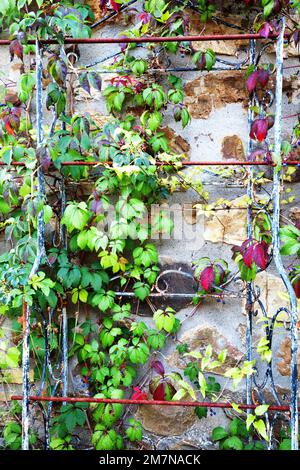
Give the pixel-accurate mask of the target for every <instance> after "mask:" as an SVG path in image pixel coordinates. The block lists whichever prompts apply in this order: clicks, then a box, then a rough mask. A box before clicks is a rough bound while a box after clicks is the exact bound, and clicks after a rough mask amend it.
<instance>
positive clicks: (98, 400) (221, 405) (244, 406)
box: [10, 395, 290, 412]
mask: <svg viewBox="0 0 300 470" xmlns="http://www.w3.org/2000/svg"><path fill="white" fill-rule="evenodd" d="M10 399H11V400H13V401H19V400H21V399H22V397H21V396H20V395H13V396H11V397H10ZM29 400H30V401H33V402H53V403H63V402H66V403H120V404H122V405H150V406H155V405H156V406H186V407H200V408H225V409H230V408H233V406H232V404H231V403H218V402H200V401H161V400H132V399H130V398H124V399H119V398H92V397H46V396H43V397H37V396H30V397H29ZM236 405H237V406H238V407H239V408H240V409H241V410H248V409H249V410H255V408H257V406H259V404H256V405H253V404H246V403H240V404H235V405H234V406H236ZM268 411H283V412H289V411H290V407H289V406H284V405H270V406H269V408H268Z"/></svg>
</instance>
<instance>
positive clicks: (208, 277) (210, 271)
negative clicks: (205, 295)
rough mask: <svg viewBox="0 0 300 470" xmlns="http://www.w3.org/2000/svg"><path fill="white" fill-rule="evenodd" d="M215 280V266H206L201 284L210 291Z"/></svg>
mask: <svg viewBox="0 0 300 470" xmlns="http://www.w3.org/2000/svg"><path fill="white" fill-rule="evenodd" d="M214 280H215V272H214V268H213V267H212V266H207V268H205V269H204V270H203V271H202V273H201V275H200V282H201V285H202V287H203V289H204V290H205V291H206V292H209V291H210V289H211V288H212V286H213V284H214Z"/></svg>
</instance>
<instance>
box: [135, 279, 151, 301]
mask: <svg viewBox="0 0 300 470" xmlns="http://www.w3.org/2000/svg"><path fill="white" fill-rule="evenodd" d="M133 290H134V295H135V296H136V297H137V298H138V299H140V300H145V299H146V297H148V295H149V294H150V286H149V285H148V284H145V283H144V282H135V283H134V285H133Z"/></svg>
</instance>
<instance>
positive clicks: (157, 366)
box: [151, 361, 165, 376]
mask: <svg viewBox="0 0 300 470" xmlns="http://www.w3.org/2000/svg"><path fill="white" fill-rule="evenodd" d="M151 368H152V369H153V370H155V372H157V373H158V374H159V375H161V376H163V375H165V368H164V366H163V364H162V363H161V362H160V361H153V362H152V363H151Z"/></svg>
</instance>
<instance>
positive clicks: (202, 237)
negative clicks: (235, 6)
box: [0, 1, 300, 449]
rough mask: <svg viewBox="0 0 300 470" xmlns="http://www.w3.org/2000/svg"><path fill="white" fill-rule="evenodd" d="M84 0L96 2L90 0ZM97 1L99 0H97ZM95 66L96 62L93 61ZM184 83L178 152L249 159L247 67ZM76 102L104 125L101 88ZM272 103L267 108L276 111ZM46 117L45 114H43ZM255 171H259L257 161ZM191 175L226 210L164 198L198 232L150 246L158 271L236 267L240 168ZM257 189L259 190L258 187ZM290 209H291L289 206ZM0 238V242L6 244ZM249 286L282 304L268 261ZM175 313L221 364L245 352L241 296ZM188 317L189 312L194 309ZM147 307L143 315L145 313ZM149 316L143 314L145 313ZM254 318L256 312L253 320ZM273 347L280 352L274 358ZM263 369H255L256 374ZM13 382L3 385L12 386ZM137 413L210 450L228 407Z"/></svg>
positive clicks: (285, 371)
mask: <svg viewBox="0 0 300 470" xmlns="http://www.w3.org/2000/svg"><path fill="white" fill-rule="evenodd" d="M89 3H93V2H92V1H90V2H89ZM94 3H97V2H94ZM190 14H191V15H192V17H193V31H192V34H197V33H200V32H202V31H203V25H202V24H200V23H199V21H198V19H197V17H196V16H195V14H194V13H192V12H191V13H190ZM228 20H229V21H230V22H234V23H236V24H241V18H240V17H239V16H237V15H236V16H234V17H233V18H229V19H228ZM125 27H126V25H124V23H123V21H122V19H119V18H118V20H115V19H113V20H111V21H109V22H108V23H107V24H106V26H105V27H102V28H101V29H98V30H96V31H94V36H95V37H97V36H100V35H101V36H104V37H105V36H117V34H118V33H120V32H121V31H123V30H124V28H125ZM203 32H204V33H207V34H210V33H215V34H224V33H232V29H230V28H228V27H225V26H223V25H218V24H216V23H214V22H210V23H208V24H207V26H206V28H205V31H203ZM195 47H196V48H197V47H199V48H200V47H201V48H207V47H211V48H212V49H213V50H215V51H216V52H217V54H218V57H220V58H223V59H225V60H228V61H232V62H240V61H242V60H243V59H245V58H246V56H247V50H248V49H247V48H248V44H247V42H244V41H241V42H240V43H233V42H226V43H222V42H218V43H213V44H210V43H209V44H203V43H201V44H198V45H197V44H195ZM118 50H119V49H118V46H117V45H109V46H108V45H94V46H91V45H82V46H80V61H81V63H82V64H90V63H92V62H94V61H95V60H99V61H100V60H101V59H102V58H104V57H106V56H108V55H110V54H113V53H114V52H116V51H118ZM171 61H172V64H173V65H174V66H177V65H184V64H185V63H186V59H184V58H183V57H181V56H180V54H178V55H177V56H176V57H175V56H174V57H173V56H172V57H171ZM268 61H274V50H272V49H271V48H269V50H268V53H267V54H266V58H265V60H263V62H268ZM294 64H298V59H297V58H296V53H295V51H292V50H291V51H289V58H288V59H287V61H286V65H290V66H291V65H294ZM99 68H101V64H100V65H99ZM0 70H1V71H2V72H3V73H4V74H5V76H6V78H10V79H11V80H15V78H16V76H17V75H18V66H17V65H9V54H8V50H7V49H5V48H1V50H0ZM296 70H297V69H292V68H291V69H287V70H285V82H284V114H285V115H289V114H294V113H296V112H298V111H299V108H298V106H299V103H298V101H297V100H296V94H297V91H298V76H297V75H294V74H295V72H296ZM178 75H179V76H180V77H181V78H182V79H183V81H184V87H185V92H186V104H187V106H188V108H189V111H190V113H191V116H192V122H191V124H190V125H189V126H187V127H186V128H185V129H184V130H182V129H181V126H180V125H179V124H176V123H174V120H173V118H172V116H167V120H166V125H167V126H168V129H167V133H168V135H170V137H171V138H172V145H173V147H174V148H176V149H180V150H179V151H180V152H184V153H186V157H187V158H188V159H191V160H194V161H201V160H214V161H224V160H226V159H228V160H230V159H231V158H233V159H238V160H241V161H243V160H244V159H245V158H246V148H247V137H248V129H247V109H246V107H247V93H246V90H245V84H244V80H243V77H244V72H241V71H212V72H209V73H207V72H200V71H199V72H191V73H179V74H178ZM108 78H109V75H104V76H103V83H104V86H106V84H107V80H108ZM162 79H164V78H163V77H162ZM75 108H76V111H77V112H81V113H85V112H89V113H91V114H92V116H94V118H95V119H97V120H100V122H105V120H106V116H107V111H106V107H105V102H104V100H103V99H102V97H101V93H94V95H92V96H91V97H90V96H89V95H88V94H87V93H85V92H84V91H83V90H82V89H79V87H78V88H77V89H76V101H75ZM273 110H274V109H273ZM46 115H47V112H46ZM293 124H294V120H293V119H289V120H284V121H283V137H285V136H288V135H289V134H290V133H291V130H292V128H293ZM259 170H262V168H260V169H259ZM187 171H189V172H191V171H192V172H193V173H192V176H193V178H197V177H201V178H203V180H204V183H205V188H206V189H207V191H208V192H209V193H210V200H211V201H216V200H218V199H220V198H224V199H229V200H233V201H234V202H233V204H232V209H233V210H226V209H224V210H219V211H217V212H216V213H213V214H210V213H209V214H204V215H203V214H199V213H197V211H196V210H195V209H194V211H191V208H193V207H194V205H195V204H197V203H199V202H200V200H199V197H198V196H197V194H196V193H195V192H193V191H192V190H189V191H186V192H184V193H182V192H180V193H175V194H174V195H173V196H172V198H171V203H172V202H174V203H175V202H176V203H178V204H180V205H183V204H187V203H189V204H190V205H189V206H187V208H188V209H187V211H186V218H185V221H186V224H187V225H189V226H190V227H191V229H193V230H194V231H195V233H194V238H193V240H192V242H191V241H190V240H186V239H183V240H159V241H158V242H157V245H158V247H159V253H160V264H161V267H162V269H165V268H167V269H170V268H171V269H172V268H178V266H180V267H181V268H182V270H186V271H188V272H190V271H191V265H192V262H193V261H195V260H196V259H197V258H199V257H202V256H207V255H209V256H210V257H211V258H212V259H214V258H224V259H226V260H227V261H228V263H229V265H230V267H231V268H232V270H233V271H235V270H236V266H235V264H234V263H233V262H232V260H231V248H232V246H233V245H234V244H238V243H241V242H242V241H243V240H244V239H245V238H246V232H245V223H246V214H245V211H244V210H243V209H240V208H239V203H238V201H239V198H241V197H242V196H244V195H245V192H246V190H245V187H243V186H242V187H241V186H240V185H238V184H236V182H237V176H238V175H237V174H235V173H234V174H233V175H232V176H231V177H230V178H229V179H223V178H218V177H217V176H215V175H212V174H211V173H206V172H205V171H204V172H203V171H202V172H201V174H200V175H199V176H198V175H197V170H187ZM294 179H295V181H294V182H293V183H292V184H291V185H290V186H291V188H292V191H293V194H294V195H296V199H295V201H294V202H293V204H292V205H286V206H285V211H286V213H287V214H288V212H289V211H290V210H291V209H293V211H294V213H295V212H296V213H297V210H298V211H300V208H298V207H296V208H295V207H294V206H298V205H299V206H300V202H299V185H298V181H299V179H298V177H295V178H294ZM261 195H263V193H261ZM292 206H293V207H292ZM3 243H4V242H2V245H1V247H2V249H5V245H3ZM170 282H171V289H172V290H173V291H177V290H180V289H181V291H186V289H192V290H193V289H194V287H191V286H190V285H187V284H186V283H182V282H181V280H180V278H179V277H177V278H176V277H174V278H172V279H171V280H170ZM256 284H257V285H258V286H259V287H260V289H261V295H262V298H263V299H264V302H265V305H266V312H267V314H268V316H272V315H273V314H274V313H275V311H276V309H277V307H278V306H281V305H284V304H285V302H286V301H285V300H284V299H282V295H281V294H282V293H283V292H284V289H283V285H282V283H281V280H280V279H279V277H278V274H277V273H276V270H275V267H274V266H273V265H272V266H271V267H270V268H269V270H268V273H262V274H259V276H258V278H257V282H256ZM153 304H154V306H155V307H159V305H160V302H159V301H157V300H155V301H153ZM171 305H172V306H173V307H174V308H175V309H176V310H177V318H179V319H180V320H181V321H182V322H183V323H182V327H181V329H180V331H179V333H178V337H177V338H178V340H179V341H180V342H182V343H187V344H188V345H189V347H190V348H192V349H196V350H197V349H198V350H199V349H200V348H203V347H205V346H206V345H207V344H208V343H211V344H212V345H213V349H214V350H215V351H216V352H218V351H220V350H221V349H224V348H226V349H227V350H228V359H227V361H226V365H227V366H229V367H232V366H234V365H236V364H237V363H238V362H239V361H241V360H244V359H245V328H246V326H245V325H246V316H245V305H244V303H243V301H242V300H241V299H237V298H226V299H224V301H222V302H220V301H216V300H215V299H211V300H205V301H203V302H201V304H200V305H199V308H197V309H196V310H195V309H194V308H193V306H192V305H191V304H190V303H189V301H186V302H181V303H180V304H178V303H176V302H174V301H172V304H171ZM192 311H193V314H192V315H191V312H192ZM146 313H147V312H146ZM148 315H149V312H148ZM260 317H261V314H258V316H257V319H259V318H260ZM145 321H146V322H147V323H149V324H151V322H152V320H151V317H150V316H148V317H146V319H145ZM260 325H261V323H256V319H255V320H254V343H255V341H257V340H258V339H259V338H260V337H261V336H262V334H263V329H262V327H261V326H260ZM288 335H289V333H288V331H287V330H286V329H285V327H284V325H283V324H281V327H280V328H278V330H276V333H275V335H274V346H273V350H274V354H275V357H274V373H275V380H276V383H277V384H278V386H279V387H280V395H281V397H282V398H284V395H285V394H288V393H289V392H288V387H289V362H290V352H289V344H288ZM276 351H278V357H277V355H276ZM163 356H164V358H165V359H164V363H165V365H166V367H167V368H168V369H169V370H170V371H173V370H177V371H179V372H181V373H182V370H183V366H182V363H181V359H180V358H179V356H178V353H177V351H176V348H175V345H174V342H173V341H172V340H169V341H168V344H167V347H166V349H165V350H164V351H163ZM217 372H218V374H217V376H216V377H217V380H218V381H219V382H220V384H221V386H222V388H224V393H223V396H222V401H226V399H231V398H232V396H234V401H236V402H238V401H239V400H241V401H243V400H245V383H244V382H242V384H241V386H240V387H239V388H238V390H237V391H236V392H235V393H234V394H233V390H232V387H231V386H230V383H228V381H227V380H225V378H224V377H223V375H222V374H223V373H224V370H223V369H221V370H218V371H217ZM260 372H262V371H260ZM12 388H13V386H10V389H12ZM132 411H133V413H134V414H135V415H136V416H137V417H138V419H140V420H141V422H142V424H143V427H144V429H145V431H146V435H147V436H148V437H149V438H150V440H151V441H152V442H154V443H155V444H156V445H157V446H158V447H159V448H162V449H163V448H167V447H169V448H180V449H182V448H193V447H197V448H199V447H200V448H213V444H212V442H211V441H210V434H211V430H212V429H213V428H214V427H215V426H217V425H225V424H226V421H227V419H228V415H230V413H225V412H223V411H222V410H218V411H217V412H216V413H213V414H208V417H207V418H205V419H201V420H199V419H198V418H197V417H196V415H195V414H194V411H193V410H192V409H184V408H167V407H147V406H146V407H144V408H143V407H140V408H139V409H138V410H132Z"/></svg>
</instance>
